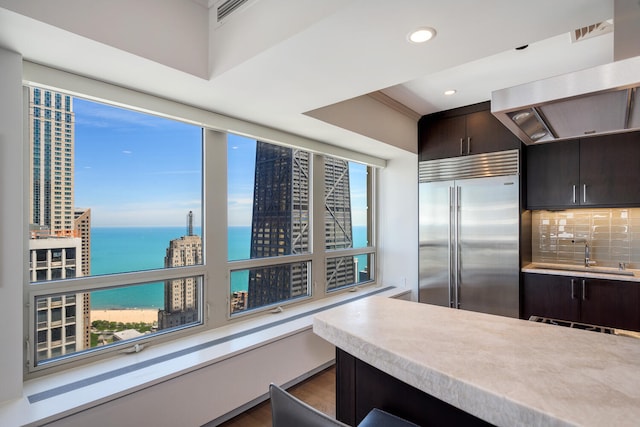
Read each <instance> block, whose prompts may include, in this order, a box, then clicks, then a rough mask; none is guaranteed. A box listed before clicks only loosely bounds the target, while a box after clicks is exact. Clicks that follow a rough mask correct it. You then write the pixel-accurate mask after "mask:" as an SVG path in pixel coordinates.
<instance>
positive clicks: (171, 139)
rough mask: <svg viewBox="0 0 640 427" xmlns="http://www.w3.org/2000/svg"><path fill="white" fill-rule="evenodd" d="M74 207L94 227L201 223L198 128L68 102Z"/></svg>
mask: <svg viewBox="0 0 640 427" xmlns="http://www.w3.org/2000/svg"><path fill="white" fill-rule="evenodd" d="M74 111H75V118H76V126H75V132H76V133H75V206H77V207H88V208H91V214H92V224H93V225H94V226H97V227H101V226H184V225H185V221H186V215H187V213H188V212H189V210H192V211H193V212H194V215H195V217H196V218H195V219H196V221H197V224H199V223H200V213H201V207H200V205H201V202H200V199H201V193H202V183H201V181H202V178H201V177H202V154H201V151H202V145H201V139H202V131H201V129H200V128H199V127H197V126H192V125H187V124H184V123H180V122H175V121H172V120H167V119H163V118H159V117H155V116H151V115H147V114H142V113H137V112H134V111H129V110H124V109H121V108H116V107H111V106H107V105H103V104H99V103H95V102H91V101H86V100H82V99H78V98H75V99H74Z"/></svg>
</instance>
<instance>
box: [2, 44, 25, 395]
mask: <svg viewBox="0 0 640 427" xmlns="http://www.w3.org/2000/svg"><path fill="white" fill-rule="evenodd" d="M22 140H23V139H22V57H21V56H20V55H18V54H17V53H13V52H8V51H6V50H4V49H0V208H1V213H0V236H1V240H0V325H2V326H1V327H0V343H2V344H1V345H0V349H1V350H0V378H1V380H0V382H1V383H2V386H1V387H0V402H2V401H4V400H8V399H12V398H15V397H18V396H20V395H21V394H22V348H23V345H22V328H21V327H19V324H20V323H22V319H23V313H22V306H23V305H22V281H23V277H24V276H23V274H24V268H23V266H24V265H25V263H24V259H25V258H24V257H25V248H24V240H25V238H26V237H25V236H26V230H25V228H24V215H23V208H24V202H25V200H24V199H23V179H24V175H23V171H22V168H21V165H22V162H23V155H24V151H25V150H24V147H23V144H22Z"/></svg>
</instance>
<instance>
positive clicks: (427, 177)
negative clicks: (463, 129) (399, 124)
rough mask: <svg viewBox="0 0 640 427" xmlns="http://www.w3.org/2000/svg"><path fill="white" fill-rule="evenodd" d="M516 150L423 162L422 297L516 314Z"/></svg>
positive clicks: (504, 313)
mask: <svg viewBox="0 0 640 427" xmlns="http://www.w3.org/2000/svg"><path fill="white" fill-rule="evenodd" d="M518 155H519V152H518V150H511V151H505V152H500V153H489V154H478V155H473V156H465V157H460V158H454V159H442V160H432V161H425V162H420V184H419V191H420V194H419V198H420V203H419V207H420V208H419V209H420V212H419V218H420V262H419V265H420V292H419V301H420V302H424V303H429V304H437V305H442V306H448V307H452V308H460V309H464V310H472V311H479V312H484V313H490V314H498V315H503V316H510V317H518V315H519V277H520V274H519V270H520V267H519V266H520V261H519V258H520V256H519V246H520V245H519V236H520V231H519V230H520V205H519V193H520V190H519V188H520V185H519V181H520V180H519V161H518Z"/></svg>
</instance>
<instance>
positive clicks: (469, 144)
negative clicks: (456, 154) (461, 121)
mask: <svg viewBox="0 0 640 427" xmlns="http://www.w3.org/2000/svg"><path fill="white" fill-rule="evenodd" d="M467 154H471V137H470V136H468V137H467Z"/></svg>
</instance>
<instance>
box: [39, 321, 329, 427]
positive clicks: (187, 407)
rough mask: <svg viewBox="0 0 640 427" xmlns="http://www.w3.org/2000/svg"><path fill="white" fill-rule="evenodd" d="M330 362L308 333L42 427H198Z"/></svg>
mask: <svg viewBox="0 0 640 427" xmlns="http://www.w3.org/2000/svg"><path fill="white" fill-rule="evenodd" d="M334 357H335V348H334V347H333V345H331V344H329V343H328V342H327V341H324V340H323V339H322V338H319V337H318V336H317V335H315V334H314V333H313V332H312V331H311V329H308V330H306V331H303V332H300V333H297V334H295V335H292V336H288V337H286V338H284V339H282V340H279V341H275V342H273V343H270V344H267V345H266V346H263V347H259V348H257V349H253V350H250V351H248V352H246V353H243V354H240V355H238V356H235V357H233V358H231V359H227V360H224V361H222V362H219V363H216V364H213V365H210V366H208V367H206V368H203V369H200V370H198V371H195V372H192V373H190V374H187V375H183V376H181V377H178V378H174V379H172V380H169V381H166V382H163V383H161V384H158V385H155V386H152V387H149V388H147V389H145V390H142V391H139V392H137V393H133V394H130V395H127V396H124V397H122V398H119V399H116V400H113V401H111V402H107V403H105V404H103V405H100V406H97V407H94V408H91V409H88V410H86V411H84V412H81V413H79V414H76V415H73V416H70V417H68V418H64V419H62V420H59V421H57V422H53V423H51V424H47V425H49V426H51V427H85V426H89V425H90V426H92V427H111V426H134V425H144V426H201V425H203V424H205V423H208V422H209V421H212V420H215V419H217V418H219V417H221V416H223V415H225V414H226V413H227V412H230V411H232V410H233V409H235V408H237V407H239V406H241V405H243V404H245V403H247V402H250V401H252V400H254V399H256V398H258V397H261V396H263V395H265V393H267V392H268V389H269V384H270V383H271V382H273V383H277V384H280V385H282V384H285V383H287V382H290V381H292V380H294V379H296V378H297V377H299V376H302V375H304V374H306V373H307V372H309V371H312V370H314V369H315V368H317V367H318V366H322V365H324V364H326V363H328V362H330V361H331V360H333V358H334ZM266 367H268V368H266Z"/></svg>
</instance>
